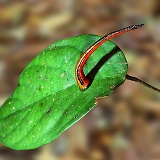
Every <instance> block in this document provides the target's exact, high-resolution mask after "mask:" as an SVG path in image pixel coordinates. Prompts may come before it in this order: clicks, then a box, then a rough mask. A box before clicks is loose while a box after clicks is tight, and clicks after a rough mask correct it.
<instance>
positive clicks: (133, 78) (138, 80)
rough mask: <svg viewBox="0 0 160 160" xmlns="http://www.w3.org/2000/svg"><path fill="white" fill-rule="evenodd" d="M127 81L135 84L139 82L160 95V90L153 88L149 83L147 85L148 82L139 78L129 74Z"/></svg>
mask: <svg viewBox="0 0 160 160" xmlns="http://www.w3.org/2000/svg"><path fill="white" fill-rule="evenodd" d="M126 79H128V80H131V81H134V82H138V83H140V84H142V85H144V86H146V87H148V88H150V89H153V90H154V91H157V92H158V93H160V89H158V88H156V87H153V86H151V85H150V84H148V83H146V82H144V81H142V80H140V79H138V78H137V77H132V76H130V75H128V74H127V75H126Z"/></svg>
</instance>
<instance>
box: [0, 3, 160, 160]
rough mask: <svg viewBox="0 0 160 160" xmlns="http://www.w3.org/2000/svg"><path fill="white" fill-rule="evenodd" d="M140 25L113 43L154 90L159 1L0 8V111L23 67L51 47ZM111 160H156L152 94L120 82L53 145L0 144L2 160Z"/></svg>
mask: <svg viewBox="0 0 160 160" xmlns="http://www.w3.org/2000/svg"><path fill="white" fill-rule="evenodd" d="M140 23H144V24H145V26H144V27H143V28H142V29H139V30H136V31H132V32H130V33H128V34H125V35H122V36H120V37H117V38H114V39H113V41H114V42H115V43H117V44H118V46H119V47H120V48H121V49H122V51H123V52H124V53H125V55H126V58H127V60H128V63H129V71H128V73H129V74H130V75H133V76H137V77H139V78H140V79H143V80H145V81H146V82H148V83H150V84H152V85H154V86H156V87H159V86H160V1H159V0H119V1H118V0H117V1H116V0H45V1H44V0H23V1H21V0H13V1H10V0H2V1H0V104H2V103H3V102H4V101H5V99H6V98H7V96H9V95H10V93H11V92H12V91H13V90H14V89H15V87H16V85H17V80H18V76H19V75H20V73H21V72H22V70H23V69H24V68H25V66H26V65H27V64H28V63H29V62H30V61H31V60H32V59H33V58H34V57H35V56H36V55H37V54H38V53H39V52H40V51H42V50H43V49H44V48H45V47H47V46H48V45H49V44H51V43H54V42H55V41H57V40H60V39H63V38H67V37H71V36H76V35H79V34H84V33H87V34H96V35H101V36H103V35H105V34H107V33H109V32H111V31H115V30H117V29H121V28H123V27H125V26H128V25H132V24H140ZM159 88H160V87H159ZM112 159H113V160H159V159H160V95H159V94H158V93H156V92H154V91H153V90H151V89H148V88H146V87H144V86H141V85H139V84H137V83H134V82H131V81H126V82H125V83H124V84H123V85H122V86H120V87H119V88H118V89H117V90H116V91H114V92H113V93H112V94H111V95H110V96H109V97H108V98H106V99H99V104H98V106H97V107H95V108H94V109H93V110H92V111H91V112H90V113H89V114H88V115H87V116H85V117H84V118H82V120H80V121H79V122H78V123H76V124H75V125H73V126H72V127H71V128H69V129H68V130H67V131H66V132H65V133H63V134H62V135H61V136H60V137H59V138H58V139H56V140H55V141H53V142H52V143H50V144H48V145H46V146H43V147H40V148H39V149H36V150H32V151H14V150H11V149H9V148H7V147H5V146H3V145H2V144H0V160H112Z"/></svg>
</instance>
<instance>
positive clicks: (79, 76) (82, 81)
mask: <svg viewBox="0 0 160 160" xmlns="http://www.w3.org/2000/svg"><path fill="white" fill-rule="evenodd" d="M142 26H143V24H140V25H132V26H128V27H125V28H123V29H121V30H118V31H115V32H111V33H109V34H107V35H105V36H104V37H102V38H100V39H99V40H98V41H96V42H95V43H94V44H93V45H91V46H90V47H89V48H88V49H87V50H86V51H85V52H84V53H83V54H82V56H81V57H80V59H79V60H78V62H77V64H76V68H75V77H76V82H77V84H78V86H79V88H80V90H82V91H83V90H85V89H87V88H88V86H89V84H90V80H89V79H88V78H87V77H86V76H85V75H84V72H83V67H84V65H85V64H86V62H87V60H88V58H89V57H90V56H91V55H92V53H93V52H94V51H95V50H96V49H97V48H98V47H99V46H101V45H102V44H103V43H104V42H106V41H107V40H110V39H111V38H113V37H116V36H119V35H121V34H124V33H126V32H129V31H131V30H134V29H138V28H140V27H142Z"/></svg>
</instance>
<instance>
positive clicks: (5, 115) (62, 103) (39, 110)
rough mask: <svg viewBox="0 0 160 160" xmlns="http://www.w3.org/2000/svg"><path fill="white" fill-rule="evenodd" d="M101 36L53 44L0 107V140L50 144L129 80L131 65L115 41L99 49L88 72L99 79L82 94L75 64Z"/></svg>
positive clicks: (25, 145)
mask: <svg viewBox="0 0 160 160" xmlns="http://www.w3.org/2000/svg"><path fill="white" fill-rule="evenodd" d="M99 38H100V37H99V36H95V35H80V36H77V37H73V38H67V39H64V40H61V41H58V42H56V43H53V44H51V45H50V46H49V47H47V48H46V49H45V50H44V51H43V52H41V53H40V54H39V55H38V56H37V57H36V58H34V59H33V61H32V62H31V63H30V64H29V65H28V66H27V67H26V68H25V69H24V71H23V72H22V74H21V75H20V77H19V82H18V86H17V88H16V89H15V91H14V92H13V93H12V94H11V96H10V97H9V98H8V99H7V100H6V102H5V103H4V104H3V105H2V106H1V107H0V141H1V142H2V143H3V144H5V145H6V146H8V147H10V148H13V149H17V150H24V149H34V148H37V147H39V146H42V145H44V144H47V143H50V142H51V141H52V140H54V139H55V138H57V137H58V136H59V135H60V134H61V133H62V132H64V131H65V130H66V129H67V128H69V127H70V126H71V125H72V124H74V123H75V122H76V121H78V120H79V119H80V118H82V117H83V116H84V115H86V114H87V113H88V112H89V111H90V110H91V109H92V108H93V107H94V106H95V101H96V98H97V97H103V96H108V95H109V94H110V93H111V92H112V91H113V90H114V89H116V88H117V87H118V86H119V85H121V84H122V83H123V82H124V81H125V76H126V72H127V68H128V65H127V62H126V59H125V56H124V54H123V53H122V51H121V50H120V49H119V48H118V47H117V46H116V45H115V44H114V43H113V42H111V41H107V42H106V43H104V44H103V45H102V46H101V47H99V48H98V49H97V50H96V51H95V52H94V53H93V55H92V56H91V57H90V58H89V60H88V62H87V63H86V65H85V67H84V72H85V74H88V73H90V74H91V75H92V76H93V75H95V77H94V79H93V82H92V84H91V86H90V87H89V88H88V89H87V90H85V91H80V90H79V88H78V85H77V84H76V81H75V75H74V71H75V65H76V63H77V61H78V59H79V58H80V56H81V54H82V53H83V52H84V51H85V50H86V49H87V48H88V47H89V46H91V45H92V44H93V43H94V42H95V41H96V40H98V39H99Z"/></svg>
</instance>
